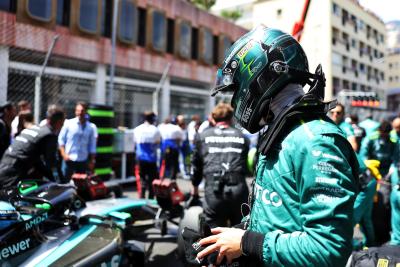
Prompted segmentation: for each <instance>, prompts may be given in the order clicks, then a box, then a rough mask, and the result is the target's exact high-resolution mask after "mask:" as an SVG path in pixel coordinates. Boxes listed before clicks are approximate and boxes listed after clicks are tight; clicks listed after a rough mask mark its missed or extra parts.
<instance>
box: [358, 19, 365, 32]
mask: <svg viewBox="0 0 400 267" xmlns="http://www.w3.org/2000/svg"><path fill="white" fill-rule="evenodd" d="M357 22H358V28H359V29H360V30H361V31H363V30H365V24H364V21H362V20H361V19H359V20H358V21H357Z"/></svg>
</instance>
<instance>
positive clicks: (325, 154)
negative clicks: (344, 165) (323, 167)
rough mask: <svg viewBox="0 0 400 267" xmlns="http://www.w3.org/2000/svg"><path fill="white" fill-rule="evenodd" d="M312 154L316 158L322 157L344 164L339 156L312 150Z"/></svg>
mask: <svg viewBox="0 0 400 267" xmlns="http://www.w3.org/2000/svg"><path fill="white" fill-rule="evenodd" d="M311 154H313V156H314V157H319V156H321V155H322V157H323V158H326V159H333V160H336V161H339V162H343V158H341V157H339V156H336V155H331V154H328V153H323V152H322V151H320V150H312V151H311Z"/></svg>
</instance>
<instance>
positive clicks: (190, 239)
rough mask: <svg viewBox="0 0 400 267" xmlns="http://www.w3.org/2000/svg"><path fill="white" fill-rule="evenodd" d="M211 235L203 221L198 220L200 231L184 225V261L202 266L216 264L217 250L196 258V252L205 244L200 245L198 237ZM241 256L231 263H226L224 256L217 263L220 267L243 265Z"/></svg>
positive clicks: (203, 247)
mask: <svg viewBox="0 0 400 267" xmlns="http://www.w3.org/2000/svg"><path fill="white" fill-rule="evenodd" d="M210 235H212V233H211V228H210V226H209V225H208V224H207V223H205V222H204V221H202V220H201V221H200V232H196V231H194V230H193V229H190V228H187V227H185V228H184V229H183V231H182V238H183V241H184V248H185V257H186V261H187V262H188V263H190V264H194V265H198V266H203V265H206V266H208V265H209V264H213V265H216V262H217V257H218V251H215V252H213V253H211V254H209V255H207V256H206V257H204V258H202V259H201V260H199V259H198V258H197V254H198V253H199V252H200V251H202V250H203V249H205V248H206V247H207V246H201V245H200V244H199V243H198V242H199V240H200V239H202V238H204V237H207V236H210ZM241 260H243V259H241V258H239V259H236V260H235V261H234V262H233V263H232V264H230V265H229V264H227V261H226V257H224V259H223V260H222V262H221V263H220V264H219V265H218V266H220V267H224V266H235V267H236V266H245V265H242V264H240V262H241Z"/></svg>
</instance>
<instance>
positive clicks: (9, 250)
mask: <svg viewBox="0 0 400 267" xmlns="http://www.w3.org/2000/svg"><path fill="white" fill-rule="evenodd" d="M30 241H31V239H30V238H27V239H25V240H22V241H19V242H17V243H15V244H10V245H9V246H7V247H4V248H1V249H0V260H5V259H7V258H8V257H11V256H14V255H16V254H18V253H20V252H23V251H25V250H27V249H29V247H30V244H29V242H30Z"/></svg>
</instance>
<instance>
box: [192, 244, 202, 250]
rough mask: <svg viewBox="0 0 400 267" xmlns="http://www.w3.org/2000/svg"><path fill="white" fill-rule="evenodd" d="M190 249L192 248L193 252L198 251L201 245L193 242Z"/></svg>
mask: <svg viewBox="0 0 400 267" xmlns="http://www.w3.org/2000/svg"><path fill="white" fill-rule="evenodd" d="M192 247H193V248H194V250H196V251H197V250H199V248H201V245H200V243H199V242H194V243H193V244H192Z"/></svg>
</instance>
